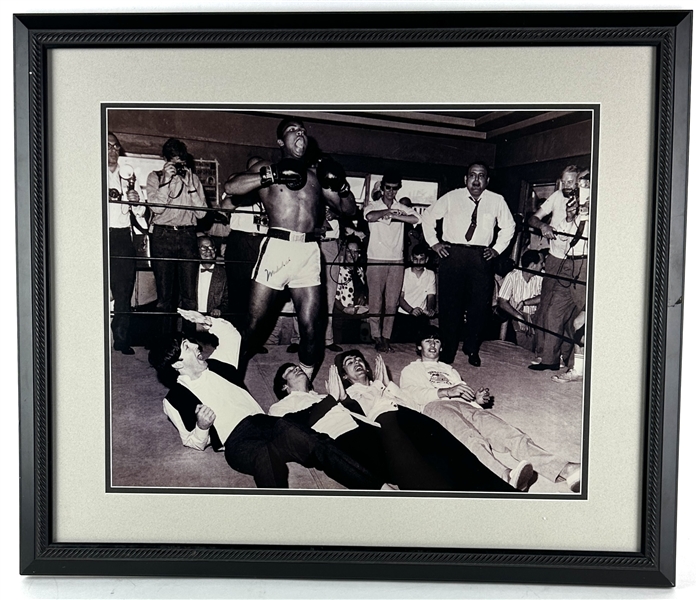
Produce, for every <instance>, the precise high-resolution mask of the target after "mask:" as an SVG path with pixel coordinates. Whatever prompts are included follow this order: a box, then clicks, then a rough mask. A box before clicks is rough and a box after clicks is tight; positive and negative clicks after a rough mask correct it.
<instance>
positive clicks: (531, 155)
mask: <svg viewBox="0 0 697 600" xmlns="http://www.w3.org/2000/svg"><path fill="white" fill-rule="evenodd" d="M591 144H592V123H591V121H590V120H588V121H582V122H580V123H575V124H573V125H567V126H566V127H559V128H557V129H550V130H548V131H545V132H542V133H536V134H533V135H529V136H525V137H521V138H518V139H515V140H511V141H510V142H509V141H506V140H502V141H501V142H499V144H498V145H497V149H496V164H497V168H496V170H495V172H494V173H493V175H492V180H491V184H490V187H491V189H493V190H495V191H497V192H498V193H500V194H503V196H504V197H505V198H506V201H507V202H508V205H509V207H510V209H511V211H512V212H513V213H516V212H518V211H519V210H520V195H521V186H522V183H523V181H526V182H528V183H553V182H555V181H556V180H557V179H558V178H559V176H560V175H561V172H562V171H563V170H564V168H565V167H567V166H568V165H576V166H578V167H579V168H581V169H587V168H590V164H591Z"/></svg>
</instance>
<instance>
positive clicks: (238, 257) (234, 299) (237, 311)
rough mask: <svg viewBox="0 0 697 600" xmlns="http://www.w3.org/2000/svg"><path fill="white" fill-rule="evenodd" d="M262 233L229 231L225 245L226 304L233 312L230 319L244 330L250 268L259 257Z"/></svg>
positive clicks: (250, 278)
mask: <svg viewBox="0 0 697 600" xmlns="http://www.w3.org/2000/svg"><path fill="white" fill-rule="evenodd" d="M263 239H264V236H263V235H253V234H251V233H247V232H245V231H235V230H232V231H230V235H228V238H227V244H226V246H225V260H226V261H236V262H226V263H225V271H226V274H227V281H228V290H229V292H228V293H229V299H228V306H229V309H230V312H231V313H233V314H232V316H231V318H230V321H231V322H232V323H233V324H234V325H235V327H237V329H239V330H240V331H244V328H245V327H246V326H247V313H248V312H249V294H250V290H251V288H252V270H253V268H254V263H255V262H256V260H257V258H259V246H260V245H261V240H263Z"/></svg>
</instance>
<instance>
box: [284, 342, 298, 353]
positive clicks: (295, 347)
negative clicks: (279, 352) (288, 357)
mask: <svg viewBox="0 0 697 600" xmlns="http://www.w3.org/2000/svg"><path fill="white" fill-rule="evenodd" d="M298 350H300V344H295V343H293V344H291V345H290V346H288V347H287V348H286V352H290V353H291V354H296V353H297V352H298Z"/></svg>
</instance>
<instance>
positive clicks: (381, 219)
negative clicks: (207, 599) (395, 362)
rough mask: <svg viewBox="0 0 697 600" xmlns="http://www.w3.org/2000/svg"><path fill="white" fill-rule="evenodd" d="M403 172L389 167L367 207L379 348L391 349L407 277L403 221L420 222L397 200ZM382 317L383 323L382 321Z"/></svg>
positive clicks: (370, 293)
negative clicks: (403, 284)
mask: <svg viewBox="0 0 697 600" xmlns="http://www.w3.org/2000/svg"><path fill="white" fill-rule="evenodd" d="M401 187H402V176H401V175H400V173H399V172H398V171H395V170H394V169H388V170H387V171H385V174H384V175H383V177H382V180H381V181H380V183H379V187H378V186H377V184H376V189H375V190H373V194H372V196H373V202H370V203H368V205H367V206H366V207H365V209H364V216H365V220H366V221H368V228H369V230H370V237H369V238H368V268H367V280H368V303H369V308H370V315H371V316H370V318H369V319H368V322H369V323H370V335H371V336H372V338H373V341H374V342H375V349H376V350H378V351H379V352H391V351H392V348H391V347H390V339H391V338H392V328H393V327H394V317H395V314H396V312H397V307H398V306H399V294H400V293H401V291H402V282H403V280H404V264H403V263H404V224H405V223H411V224H412V225H414V224H416V223H418V222H419V215H418V213H417V212H416V211H415V210H414V209H413V208H411V207H409V206H406V205H404V204H400V203H399V202H397V192H398V191H399V189H400V188H401ZM381 321H382V323H381Z"/></svg>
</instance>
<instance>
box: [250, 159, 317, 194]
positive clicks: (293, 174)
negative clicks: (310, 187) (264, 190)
mask: <svg viewBox="0 0 697 600" xmlns="http://www.w3.org/2000/svg"><path fill="white" fill-rule="evenodd" d="M259 174H260V176H261V187H268V186H270V185H272V184H274V183H282V184H283V185H285V186H286V187H287V188H288V189H289V190H301V189H302V188H304V187H305V183H307V169H306V167H305V165H304V164H303V163H302V162H301V161H299V160H297V159H295V158H282V159H281V160H280V161H278V163H276V164H275V165H270V166H268V167H262V168H261V171H260V172H259Z"/></svg>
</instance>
